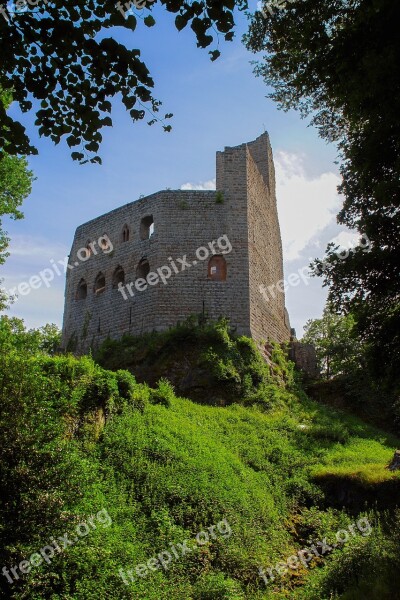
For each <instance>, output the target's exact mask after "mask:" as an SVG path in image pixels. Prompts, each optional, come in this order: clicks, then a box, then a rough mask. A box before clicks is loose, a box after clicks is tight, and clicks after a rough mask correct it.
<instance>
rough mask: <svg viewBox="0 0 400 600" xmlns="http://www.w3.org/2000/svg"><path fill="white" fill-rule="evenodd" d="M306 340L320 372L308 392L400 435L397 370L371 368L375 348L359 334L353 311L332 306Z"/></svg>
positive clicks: (314, 323) (308, 328) (308, 329)
mask: <svg viewBox="0 0 400 600" xmlns="http://www.w3.org/2000/svg"><path fill="white" fill-rule="evenodd" d="M393 333H394V332H393ZM302 341H303V342H305V343H307V344H312V345H313V346H314V347H315V349H316V353H317V359H318V362H319V367H320V371H321V376H322V377H321V380H320V381H317V382H314V383H313V385H311V386H309V388H308V391H309V393H310V394H311V395H312V396H313V397H314V398H316V399H318V400H319V401H323V402H326V403H329V404H331V405H334V406H336V407H340V408H345V409H348V410H350V411H351V412H352V413H353V414H356V415H358V416H360V417H361V418H363V419H366V420H368V421H369V422H371V423H373V424H375V425H378V426H380V427H383V428H385V429H387V430H388V431H391V432H393V433H395V434H396V435H399V434H400V402H399V393H400V383H399V379H398V377H397V375H395V374H393V368H392V369H383V370H382V371H376V370H373V369H372V368H371V363H373V361H374V355H375V353H376V346H375V344H374V343H373V342H371V341H368V340H364V339H363V338H362V336H360V333H359V330H358V327H357V321H356V319H355V318H354V316H353V314H352V313H350V314H348V315H340V314H337V312H335V311H334V310H333V309H332V307H331V306H330V305H329V304H328V305H327V307H326V308H325V310H324V313H323V316H322V318H321V319H312V320H310V321H308V323H307V325H306V327H305V334H304V336H303V339H302ZM382 362H383V361H382Z"/></svg>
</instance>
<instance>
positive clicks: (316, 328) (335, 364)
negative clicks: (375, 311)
mask: <svg viewBox="0 0 400 600" xmlns="http://www.w3.org/2000/svg"><path fill="white" fill-rule="evenodd" d="M304 329H305V334H304V336H303V339H302V342H304V343H305V344H312V345H313V346H314V347H315V350H316V353H317V360H318V363H319V367H320V370H321V373H322V374H323V375H324V376H325V377H326V378H327V379H330V378H331V377H335V376H337V375H344V374H346V375H347V374H349V373H352V372H354V371H356V370H357V369H360V368H361V367H362V366H363V363H364V359H363V346H362V343H361V342H360V340H359V339H358V337H357V335H356V331H355V320H354V317H353V316H352V315H347V316H344V315H338V314H336V313H335V312H334V311H332V310H331V308H330V307H326V308H325V310H324V313H323V316H322V318H321V319H310V320H309V321H307V324H306V326H305V328H304Z"/></svg>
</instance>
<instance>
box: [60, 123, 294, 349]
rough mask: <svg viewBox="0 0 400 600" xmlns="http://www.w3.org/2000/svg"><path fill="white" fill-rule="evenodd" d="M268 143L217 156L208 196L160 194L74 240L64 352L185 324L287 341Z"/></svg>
mask: <svg viewBox="0 0 400 600" xmlns="http://www.w3.org/2000/svg"><path fill="white" fill-rule="evenodd" d="M282 279H283V259H282V242H281V235H280V228H279V221H278V213H277V206H276V194H275V170H274V163H273V156H272V150H271V145H270V142H269V137H268V134H267V133H264V134H263V135H261V136H260V137H259V138H257V139H256V140H255V141H253V142H249V143H246V144H242V145H240V146H237V147H233V148H225V150H224V151H223V152H217V184H216V191H183V190H178V191H169V190H166V191H161V192H157V193H155V194H152V195H150V196H147V197H145V198H141V199H139V200H136V201H135V202H131V203H129V204H126V205H125V206H121V207H120V208H117V209H115V210H112V211H111V212H109V213H107V214H105V215H103V216H101V217H98V218H96V219H93V220H92V221H89V222H87V223H85V224H83V225H80V226H79V227H78V229H77V230H76V233H75V237H74V241H73V245H72V249H71V254H70V257H69V268H68V271H67V281H66V291H65V313H64V325H63V347H64V348H67V349H71V350H73V351H74V352H77V353H84V352H87V351H88V350H89V349H90V348H96V347H98V345H99V344H100V343H101V342H102V341H104V340H105V339H106V338H107V337H111V338H120V337H122V336H123V335H124V334H131V335H139V334H142V333H144V332H149V331H162V330H165V329H167V328H169V327H171V326H173V325H176V324H177V322H179V321H180V322H182V321H184V320H185V319H187V318H188V317H190V316H191V315H205V316H207V317H208V318H210V319H212V320H215V319H217V318H219V317H221V316H223V317H228V318H229V320H230V322H231V325H232V326H233V327H234V328H236V331H237V332H238V333H239V334H243V335H247V336H251V337H252V338H254V339H255V340H257V341H267V340H274V341H277V342H286V341H289V339H290V324H289V318H288V314H287V311H286V309H285V295H284V292H280V291H279V292H278V293H277V294H276V295H275V297H274V298H272V297H271V298H270V299H269V300H268V301H266V299H265V298H264V297H263V295H262V293H261V292H260V287H261V286H266V287H268V286H270V285H274V284H277V283H278V282H279V281H281V280H282Z"/></svg>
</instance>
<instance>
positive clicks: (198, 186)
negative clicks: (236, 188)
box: [181, 179, 216, 191]
mask: <svg viewBox="0 0 400 600" xmlns="http://www.w3.org/2000/svg"><path fill="white" fill-rule="evenodd" d="M215 188H216V180H215V179H209V180H208V181H203V182H200V183H184V184H183V185H182V186H181V190H204V191H207V190H210V191H212V190H215Z"/></svg>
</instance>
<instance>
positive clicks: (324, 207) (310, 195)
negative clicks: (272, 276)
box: [275, 151, 341, 260]
mask: <svg viewBox="0 0 400 600" xmlns="http://www.w3.org/2000/svg"><path fill="white" fill-rule="evenodd" d="M275 167H276V185H277V198H278V210H279V218H280V224H281V231H282V240H283V247H284V257H285V259H286V260H293V259H295V258H297V257H298V256H299V255H300V253H301V250H302V249H303V248H304V247H305V246H306V245H307V244H308V243H309V242H310V240H311V239H313V238H315V236H316V235H317V234H318V232H322V231H323V230H324V229H325V228H326V227H327V226H328V225H330V224H331V223H335V222H336V214H337V212H338V211H339V208H340V205H341V199H340V197H339V195H338V193H337V186H338V185H339V183H340V178H339V176H338V175H337V174H336V173H333V172H328V173H321V174H320V175H319V176H318V177H312V178H310V177H309V176H308V175H307V173H306V168H305V157H304V156H299V155H296V154H289V153H287V152H284V151H280V152H277V153H276V156H275Z"/></svg>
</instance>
